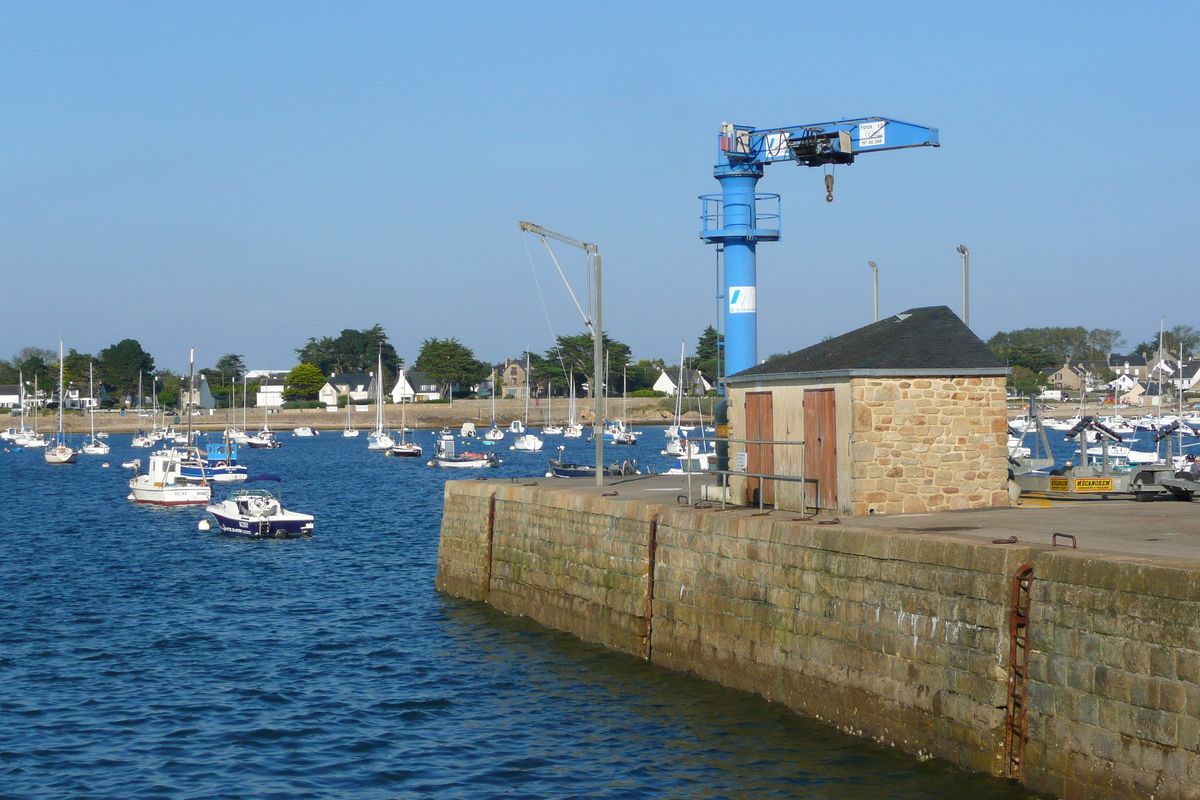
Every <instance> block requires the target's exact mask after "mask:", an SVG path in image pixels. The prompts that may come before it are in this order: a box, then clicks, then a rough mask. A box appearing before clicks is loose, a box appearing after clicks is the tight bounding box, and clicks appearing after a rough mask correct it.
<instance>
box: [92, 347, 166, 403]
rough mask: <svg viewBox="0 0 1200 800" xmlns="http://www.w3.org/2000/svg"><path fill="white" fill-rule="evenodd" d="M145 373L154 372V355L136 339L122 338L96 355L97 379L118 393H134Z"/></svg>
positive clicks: (130, 394) (127, 394) (129, 394)
mask: <svg viewBox="0 0 1200 800" xmlns="http://www.w3.org/2000/svg"><path fill="white" fill-rule="evenodd" d="M143 373H144V374H146V375H151V374H153V373H154V357H153V356H151V355H150V354H149V353H147V352H146V351H145V350H143V349H142V346H141V344H139V343H138V341H137V340H136V339H122V340H121V341H119V342H117V343H116V344H114V345H111V346H109V347H106V348H104V349H103V350H101V351H100V352H99V353H98V354H97V355H96V379H97V380H100V381H102V382H103V383H104V385H106V386H108V387H109V388H110V389H112V390H113V391H115V392H116V393H118V394H121V395H126V396H132V395H134V394H135V393H136V392H137V388H138V376H139V375H140V374H143Z"/></svg>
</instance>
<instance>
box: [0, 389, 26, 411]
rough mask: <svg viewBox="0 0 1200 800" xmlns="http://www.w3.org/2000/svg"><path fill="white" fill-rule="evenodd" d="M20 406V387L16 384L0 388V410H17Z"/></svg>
mask: <svg viewBox="0 0 1200 800" xmlns="http://www.w3.org/2000/svg"><path fill="white" fill-rule="evenodd" d="M20 405H21V387H20V386H18V385H17V384H15V383H14V384H11V385H4V386H0V408H17V407H19V406H20Z"/></svg>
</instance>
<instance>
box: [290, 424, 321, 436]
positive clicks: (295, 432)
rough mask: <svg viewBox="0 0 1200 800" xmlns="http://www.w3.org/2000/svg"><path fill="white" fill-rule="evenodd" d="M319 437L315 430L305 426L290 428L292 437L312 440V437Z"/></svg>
mask: <svg viewBox="0 0 1200 800" xmlns="http://www.w3.org/2000/svg"><path fill="white" fill-rule="evenodd" d="M319 435H320V433H318V431H317V430H316V429H315V428H310V427H309V426H307V425H300V426H299V427H296V428H292V436H300V437H302V438H312V437H313V436H319Z"/></svg>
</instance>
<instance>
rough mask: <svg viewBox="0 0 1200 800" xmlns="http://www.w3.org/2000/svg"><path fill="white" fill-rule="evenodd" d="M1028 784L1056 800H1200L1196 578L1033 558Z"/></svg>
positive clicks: (1173, 571) (1130, 566)
mask: <svg viewBox="0 0 1200 800" xmlns="http://www.w3.org/2000/svg"><path fill="white" fill-rule="evenodd" d="M1034 565H1035V570H1034V583H1033V589H1032V592H1031V598H1032V606H1031V613H1030V659H1029V683H1028V687H1027V693H1028V702H1029V707H1030V709H1031V717H1030V723H1029V742H1028V745H1027V750H1026V768H1025V780H1026V783H1027V784H1028V785H1029V786H1031V787H1033V788H1035V789H1038V790H1040V791H1049V792H1053V793H1054V794H1056V795H1058V796H1059V797H1061V798H1064V800H1084V798H1123V797H1144V798H1151V797H1153V798H1192V799H1193V800H1194V799H1195V798H1200V574H1198V572H1197V570H1196V568H1195V565H1194V564H1193V565H1190V566H1184V567H1181V566H1179V565H1168V564H1159V563H1154V562H1153V561H1150V560H1147V559H1128V558H1127V559H1120V558H1113V557H1107V558H1106V557H1088V556H1082V555H1079V554H1077V553H1075V552H1072V551H1066V550H1062V549H1060V550H1053V551H1049V552H1043V553H1042V554H1040V555H1039V557H1038V558H1037V559H1036V560H1035V561H1034Z"/></svg>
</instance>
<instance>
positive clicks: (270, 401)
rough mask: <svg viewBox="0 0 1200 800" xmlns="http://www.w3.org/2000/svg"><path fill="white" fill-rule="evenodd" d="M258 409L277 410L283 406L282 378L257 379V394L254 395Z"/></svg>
mask: <svg viewBox="0 0 1200 800" xmlns="http://www.w3.org/2000/svg"><path fill="white" fill-rule="evenodd" d="M254 404H255V406H257V407H258V408H279V407H280V406H282V405H283V378H259V381H258V392H257V393H256V394H255V395H254Z"/></svg>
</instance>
